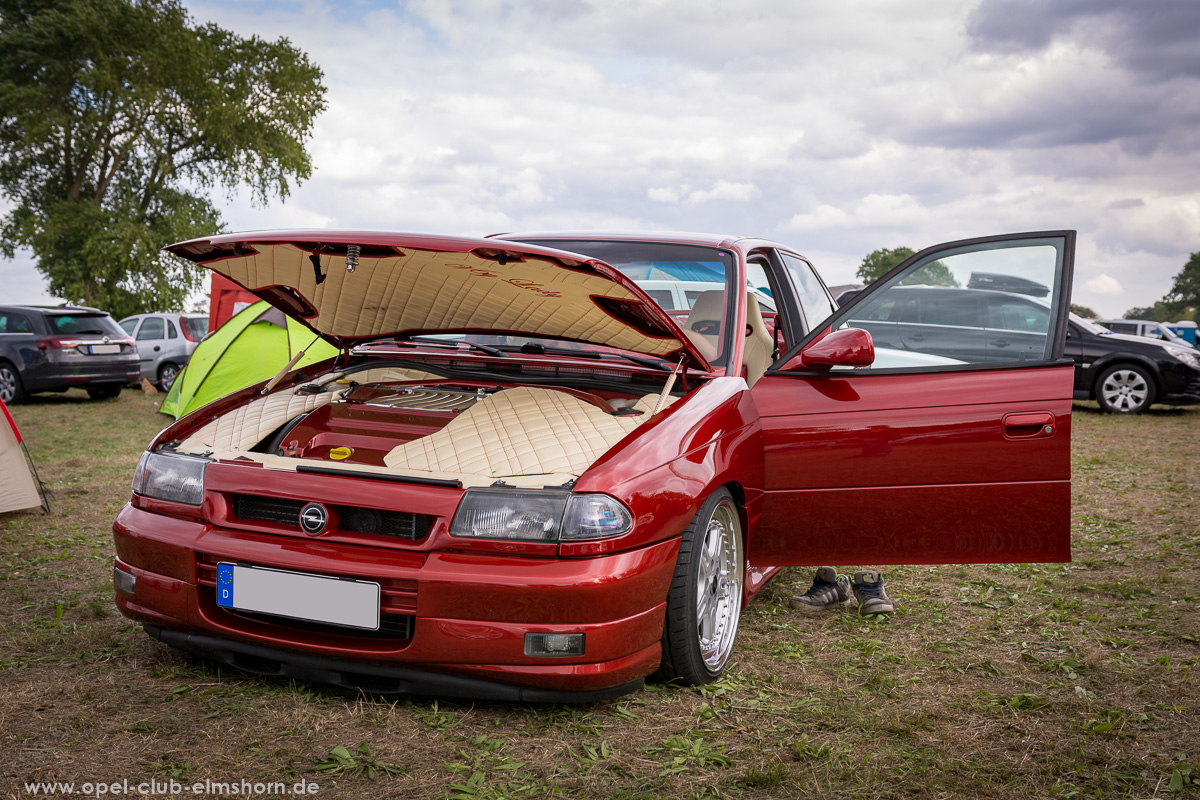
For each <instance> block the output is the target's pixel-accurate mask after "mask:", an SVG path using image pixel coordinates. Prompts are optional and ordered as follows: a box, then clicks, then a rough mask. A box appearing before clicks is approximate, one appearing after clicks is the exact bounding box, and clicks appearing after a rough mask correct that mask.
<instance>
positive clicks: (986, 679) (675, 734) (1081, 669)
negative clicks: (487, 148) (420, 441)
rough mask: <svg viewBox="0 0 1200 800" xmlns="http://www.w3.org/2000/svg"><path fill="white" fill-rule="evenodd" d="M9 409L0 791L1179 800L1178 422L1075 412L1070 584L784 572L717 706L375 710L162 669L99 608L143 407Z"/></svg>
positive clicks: (1063, 577)
mask: <svg viewBox="0 0 1200 800" xmlns="http://www.w3.org/2000/svg"><path fill="white" fill-rule="evenodd" d="M12 411H13V415H14V417H15V418H16V420H17V423H18V425H19V426H20V427H21V430H22V432H23V433H24V435H25V437H26V440H27V441H28V444H29V446H30V448H31V449H32V451H33V453H34V457H35V459H36V461H37V464H38V467H39V469H40V471H41V474H42V478H43V479H44V480H45V481H46V483H47V485H48V487H49V490H50V493H51V501H52V503H53V506H54V509H53V514H51V515H49V516H43V515H41V514H38V513H20V514H4V515H0V562H2V564H3V569H2V571H0V796H3V797H14V798H15V797H21V798H24V797H27V796H29V794H28V792H27V790H26V789H25V784H26V783H29V782H34V781H56V780H57V781H74V782H76V784H77V787H76V792H77V793H78V792H79V791H80V788H79V787H80V785H81V784H82V783H84V782H96V781H104V782H108V783H111V782H114V781H117V782H119V781H122V780H125V779H127V780H128V781H129V784H130V786H131V787H133V786H136V785H137V784H138V783H140V782H144V781H148V780H150V779H152V778H153V779H156V780H158V781H160V782H161V781H165V782H169V781H171V780H175V781H177V782H179V783H181V784H187V785H190V784H192V783H194V782H197V781H199V782H204V781H206V780H207V781H211V782H214V783H220V782H232V783H235V784H237V783H239V782H240V781H243V780H245V781H248V782H249V783H251V784H253V783H270V782H277V781H282V782H285V783H286V784H287V785H288V786H289V787H291V786H292V785H293V784H295V783H296V782H298V781H305V782H315V783H316V784H318V785H319V787H320V788H319V790H318V791H317V796H319V797H323V798H341V797H346V798H385V797H386V798H445V797H457V798H501V797H546V796H563V797H572V798H575V797H580V798H593V797H594V798H641V797H673V798H674V797H697V798H699V797H714V798H715V797H726V798H775V797H806V798H807V797H813V798H821V797H845V798H856V800H858V799H861V798H886V797H913V798H941V797H972V798H1075V797H1079V798H1084V797H1086V798H1092V797H1101V798H1149V797H1184V798H1186V797H1200V691H1198V690H1200V681H1197V673H1198V672H1200V669H1197V666H1198V664H1200V617H1198V615H1197V611H1196V605H1197V602H1198V601H1200V596H1198V595H1200V538H1198V536H1197V532H1198V529H1200V503H1198V502H1197V497H1198V496H1200V409H1162V410H1157V409H1156V410H1155V411H1154V412H1153V413H1151V414H1148V415H1146V416H1142V417H1134V418H1127V419H1118V418H1113V417H1109V416H1105V415H1102V414H1100V413H1099V412H1098V411H1097V409H1096V407H1095V406H1094V404H1079V405H1077V406H1076V413H1075V417H1074V421H1075V426H1074V441H1073V464H1074V487H1075V488H1074V511H1073V520H1074V521H1073V526H1072V527H1073V540H1074V542H1073V548H1074V562H1073V563H1071V564H1055V565H1038V564H1011V565H990V566H957V565H955V566H945V567H899V566H897V567H885V568H884V571H885V573H886V575H887V578H888V586H889V591H890V593H891V594H892V595H893V597H894V598H895V599H896V600H897V601H898V608H897V611H896V614H895V615H894V616H893V617H891V618H890V619H888V618H879V619H862V618H859V617H857V616H855V615H853V614H851V613H835V614H830V615H821V616H820V617H819V618H815V619H814V618H812V617H810V616H801V615H800V614H798V613H797V612H794V611H792V610H791V609H789V608H788V606H787V599H788V598H789V597H790V596H791V595H792V594H795V593H798V592H800V591H803V589H804V588H806V587H807V584H808V581H809V578H810V573H809V572H808V571H807V570H789V571H786V572H785V573H784V574H783V576H782V578H781V579H780V580H778V581H776V582H775V584H773V585H772V586H771V587H769V588H768V589H767V590H766V591H765V592H764V594H763V595H762V596H760V598H759V599H758V600H757V601H756V602H755V603H754V604H753V605H752V606H751V607H750V608H749V609H748V610H747V613H746V614H745V615H744V616H743V627H742V632H741V634H740V635H739V639H738V648H739V649H738V653H737V655H736V656H735V663H734V664H733V666H732V668H731V669H730V670H729V672H728V675H727V676H726V677H725V678H724V679H723V680H722V681H721V682H720V683H718V684H717V685H715V686H711V687H706V688H703V689H696V688H681V687H676V686H669V685H667V686H664V685H651V686H648V687H647V688H646V689H644V690H642V691H640V692H638V693H635V694H633V695H630V696H627V697H625V698H622V699H620V700H618V701H614V702H609V703H598V704H592V705H583V706H520V705H500V704H489V703H475V704H471V703H451V702H437V701H434V700H432V699H425V698H422V699H414V700H411V701H404V700H402V701H399V702H384V701H381V700H378V699H373V698H370V697H363V696H355V695H352V694H348V693H344V692H339V691H330V690H328V689H325V688H322V687H319V686H311V685H307V684H295V683H287V682H281V681H265V680H260V679H257V678H253V677H248V676H245V675H242V674H239V673H236V672H231V671H228V670H218V669H216V668H213V667H210V666H206V665H205V664H204V663H203V662H201V661H198V660H195V659H192V658H190V657H187V656H184V655H182V654H179V653H176V652H175V651H173V650H170V649H169V648H167V647H166V646H164V645H161V644H159V643H157V642H155V641H153V640H151V639H150V638H149V637H148V636H146V635H145V634H144V633H142V632H141V631H140V630H139V629H138V628H137V627H136V626H133V625H131V624H130V621H129V620H127V619H126V618H124V617H122V616H121V615H119V614H118V613H117V612H116V610H115V607H114V606H113V604H112V600H111V591H112V590H111V574H112V542H111V535H110V527H111V523H112V518H113V516H114V515H115V514H116V512H117V510H118V509H119V508H120V506H121V505H122V504H123V503H124V502H125V501H126V499H127V497H128V494H129V481H130V477H131V475H132V473H133V468H134V465H135V464H136V463H137V459H138V456H139V454H140V452H141V450H142V449H143V448H144V446H145V444H146V443H147V442H148V441H149V440H150V438H151V437H152V436H153V435H154V434H155V433H156V432H157V430H158V429H159V428H160V427H163V425H164V424H165V420H166V418H165V417H162V416H159V415H158V414H156V413H155V398H148V397H145V396H144V395H142V394H141V393H140V392H132V391H127V392H125V394H124V395H123V396H122V397H120V398H118V399H117V400H114V401H111V402H92V401H89V400H87V399H86V398H85V397H84V396H83V395H82V393H76V392H71V393H68V394H65V395H56V396H50V397H46V398H38V399H35V400H34V402H33V403H32V404H30V405H24V406H16V407H14V408H13V409H12ZM839 566H840V567H842V568H843V569H850V568H852V567H853V566H854V565H839ZM864 566H868V567H874V566H877V565H864ZM126 796H136V794H133V795H126ZM148 796H152V797H168V796H170V795H169V794H168V793H167V792H165V791H164V792H158V793H154V792H150V793H148ZM239 796H243V797H244V796H246V795H245V794H244V793H243V794H240V795H239Z"/></svg>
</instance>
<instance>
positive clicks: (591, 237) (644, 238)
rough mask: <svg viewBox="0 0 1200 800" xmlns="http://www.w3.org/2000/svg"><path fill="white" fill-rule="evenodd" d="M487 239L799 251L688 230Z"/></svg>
mask: <svg viewBox="0 0 1200 800" xmlns="http://www.w3.org/2000/svg"><path fill="white" fill-rule="evenodd" d="M486 238H488V239H506V240H511V241H526V240H530V239H551V240H563V239H565V240H573V239H578V240H586V241H602V242H663V243H666V244H691V245H699V246H702V247H724V248H727V249H739V250H748V249H751V248H755V247H777V248H780V249H783V250H787V251H789V252H793V253H794V252H798V251H797V250H796V248H794V247H792V246H790V245H786V244H783V243H781V242H773V241H770V240H769V239H761V238H758V237H755V236H738V235H735V234H725V233H692V232H687V231H513V232H507V233H491V234H488V235H487V237H486Z"/></svg>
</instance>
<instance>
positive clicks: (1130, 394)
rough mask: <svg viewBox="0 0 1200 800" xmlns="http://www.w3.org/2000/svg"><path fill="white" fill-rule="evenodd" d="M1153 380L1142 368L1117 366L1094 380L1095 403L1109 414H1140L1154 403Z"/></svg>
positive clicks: (1124, 365) (1128, 365)
mask: <svg viewBox="0 0 1200 800" xmlns="http://www.w3.org/2000/svg"><path fill="white" fill-rule="evenodd" d="M1154 394H1155V392H1154V378H1153V377H1152V376H1151V375H1150V373H1149V372H1148V371H1147V370H1146V369H1145V368H1144V367H1139V366H1135V365H1133V364H1117V365H1115V366H1112V367H1109V368H1108V369H1106V370H1104V372H1102V373H1100V377H1099V378H1097V379H1096V402H1098V403H1099V404H1100V408H1101V409H1103V410H1104V411H1107V412H1108V413H1110V414H1141V413H1142V412H1143V411H1145V410H1146V409H1148V408H1149V407H1150V404H1151V403H1153V402H1154Z"/></svg>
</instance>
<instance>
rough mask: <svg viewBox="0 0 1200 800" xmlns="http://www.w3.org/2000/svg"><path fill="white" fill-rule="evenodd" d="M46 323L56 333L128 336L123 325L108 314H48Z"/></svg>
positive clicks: (66, 334)
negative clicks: (122, 327)
mask: <svg viewBox="0 0 1200 800" xmlns="http://www.w3.org/2000/svg"><path fill="white" fill-rule="evenodd" d="M46 324H47V325H49V326H50V330H51V331H53V332H54V333H55V334H56V335H65V336H116V337H118V338H124V337H125V336H126V333H125V331H123V330H122V329H121V326H119V325H118V324H117V323H116V322H114V321H113V318H112V317H110V316H109V315H108V314H47V315H46Z"/></svg>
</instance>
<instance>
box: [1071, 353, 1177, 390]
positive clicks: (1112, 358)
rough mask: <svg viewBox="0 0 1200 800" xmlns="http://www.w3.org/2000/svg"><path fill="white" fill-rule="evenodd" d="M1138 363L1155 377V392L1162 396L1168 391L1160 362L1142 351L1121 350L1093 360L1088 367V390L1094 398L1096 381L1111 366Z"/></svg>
mask: <svg viewBox="0 0 1200 800" xmlns="http://www.w3.org/2000/svg"><path fill="white" fill-rule="evenodd" d="M1126 363H1130V364H1136V365H1137V366H1139V367H1144V368H1145V369H1147V370H1148V371H1149V372H1150V377H1151V378H1153V379H1154V392H1155V394H1156V395H1157V396H1159V397H1161V396H1162V395H1163V393H1164V392H1165V391H1166V385H1165V384H1164V382H1163V376H1162V368H1161V367H1160V366H1159V365H1158V363H1157V362H1156V361H1155V360H1154V359H1152V358H1149V357H1148V356H1144V355H1142V354H1141V353H1131V352H1128V351H1119V352H1115V353H1106V354H1104V355H1103V356H1101V357H1100V358H1098V359H1096V360H1095V361H1093V362H1092V365H1091V366H1090V367H1089V368H1088V392H1089V393H1090V394H1091V396H1092V397H1093V398H1095V396H1096V381H1098V380H1099V379H1100V373H1102V372H1104V370H1106V369H1108V368H1109V367H1112V366H1115V365H1117V364H1126Z"/></svg>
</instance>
